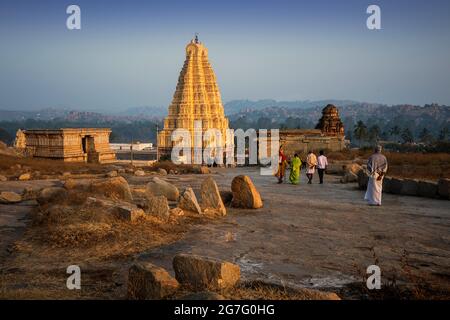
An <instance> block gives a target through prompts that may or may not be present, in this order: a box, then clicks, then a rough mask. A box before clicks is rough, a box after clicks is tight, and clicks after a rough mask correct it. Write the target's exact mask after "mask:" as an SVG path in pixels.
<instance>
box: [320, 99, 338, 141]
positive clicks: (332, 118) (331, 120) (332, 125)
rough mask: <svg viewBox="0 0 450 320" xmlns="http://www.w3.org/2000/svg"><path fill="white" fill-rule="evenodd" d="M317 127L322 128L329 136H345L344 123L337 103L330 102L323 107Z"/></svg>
mask: <svg viewBox="0 0 450 320" xmlns="http://www.w3.org/2000/svg"><path fill="white" fill-rule="evenodd" d="M316 129H320V131H322V133H323V134H325V135H327V136H344V124H343V123H342V121H341V119H340V118H339V111H338V109H337V107H336V106H335V105H332V104H328V105H327V106H326V107H325V108H323V110H322V118H320V120H319V123H317V126H316Z"/></svg>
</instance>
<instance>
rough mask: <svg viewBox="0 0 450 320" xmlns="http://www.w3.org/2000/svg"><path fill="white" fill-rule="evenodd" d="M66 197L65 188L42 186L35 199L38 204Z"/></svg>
mask: <svg viewBox="0 0 450 320" xmlns="http://www.w3.org/2000/svg"><path fill="white" fill-rule="evenodd" d="M65 197H67V190H66V189H65V188H63V187H48V188H43V189H42V190H41V191H40V192H39V195H38V196H37V198H36V200H37V202H38V203H39V204H40V205H43V204H46V203H49V202H52V201H55V200H59V199H63V198H65Z"/></svg>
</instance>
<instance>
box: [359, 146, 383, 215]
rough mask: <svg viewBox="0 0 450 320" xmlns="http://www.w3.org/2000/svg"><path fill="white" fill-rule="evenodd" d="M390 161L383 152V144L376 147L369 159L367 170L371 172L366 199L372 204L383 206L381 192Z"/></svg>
mask: <svg viewBox="0 0 450 320" xmlns="http://www.w3.org/2000/svg"><path fill="white" fill-rule="evenodd" d="M387 168H388V163H387V159H386V157H385V156H384V155H382V154H381V146H377V147H376V148H375V153H374V154H372V155H371V156H370V158H369V161H367V171H368V174H369V182H368V183H367V191H366V195H365V196H364V199H365V200H367V201H368V202H369V204H370V205H372V206H381V193H382V189H383V178H384V175H385V174H386V172H387Z"/></svg>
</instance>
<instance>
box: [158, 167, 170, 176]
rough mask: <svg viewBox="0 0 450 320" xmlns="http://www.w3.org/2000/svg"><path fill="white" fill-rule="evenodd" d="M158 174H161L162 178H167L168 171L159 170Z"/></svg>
mask: <svg viewBox="0 0 450 320" xmlns="http://www.w3.org/2000/svg"><path fill="white" fill-rule="evenodd" d="M156 172H158V174H160V175H162V176H167V171H166V169H163V168H158V170H157V171H156Z"/></svg>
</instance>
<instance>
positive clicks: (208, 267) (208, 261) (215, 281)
mask: <svg viewBox="0 0 450 320" xmlns="http://www.w3.org/2000/svg"><path fill="white" fill-rule="evenodd" d="M173 269H174V270H175V278H176V279H177V280H178V282H180V283H181V284H184V285H186V286H188V287H190V288H192V289H194V290H205V289H210V290H220V289H224V288H229V287H233V286H234V285H235V284H236V283H237V282H238V281H239V280H240V268H239V266H238V265H236V264H233V263H231V262H227V261H222V260H218V259H213V258H208V257H202V256H198V255H191V254H178V255H176V256H175V257H174V259H173Z"/></svg>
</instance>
